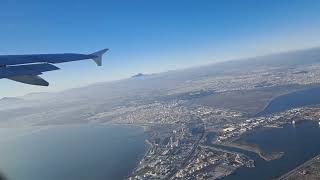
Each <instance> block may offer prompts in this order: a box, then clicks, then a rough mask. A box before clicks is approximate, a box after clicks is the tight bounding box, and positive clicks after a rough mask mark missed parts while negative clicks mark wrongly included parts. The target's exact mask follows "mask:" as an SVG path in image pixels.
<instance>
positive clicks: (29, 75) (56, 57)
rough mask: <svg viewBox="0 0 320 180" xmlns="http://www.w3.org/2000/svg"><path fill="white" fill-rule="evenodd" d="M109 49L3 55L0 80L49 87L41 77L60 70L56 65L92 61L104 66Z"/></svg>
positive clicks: (0, 57) (0, 58)
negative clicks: (88, 52) (90, 51)
mask: <svg viewBox="0 0 320 180" xmlns="http://www.w3.org/2000/svg"><path fill="white" fill-rule="evenodd" d="M107 51H108V49H103V50H101V51H98V52H95V53H92V54H87V55H86V54H75V53H64V54H35V55H2V56H0V79H2V78H7V79H10V80H13V81H17V82H21V83H25V84H31V85H38V86H49V83H48V82H47V81H45V80H44V79H42V78H41V77H40V76H39V75H41V74H42V73H43V72H47V71H54V70H58V69H59V68H58V67H56V66H54V65H53V64H56V63H64V62H70V61H79V60H85V59H92V60H93V61H94V62H95V63H96V64H97V65H98V66H101V65H102V55H103V54H104V53H105V52H107Z"/></svg>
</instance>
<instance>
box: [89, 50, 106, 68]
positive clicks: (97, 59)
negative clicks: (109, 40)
mask: <svg viewBox="0 0 320 180" xmlns="http://www.w3.org/2000/svg"><path fill="white" fill-rule="evenodd" d="M108 50H109V49H103V50H100V51H98V52H95V53H92V54H90V55H93V56H94V57H93V58H92V60H94V62H95V63H96V64H97V65H98V66H102V55H103V54H104V53H106V52H107V51H108Z"/></svg>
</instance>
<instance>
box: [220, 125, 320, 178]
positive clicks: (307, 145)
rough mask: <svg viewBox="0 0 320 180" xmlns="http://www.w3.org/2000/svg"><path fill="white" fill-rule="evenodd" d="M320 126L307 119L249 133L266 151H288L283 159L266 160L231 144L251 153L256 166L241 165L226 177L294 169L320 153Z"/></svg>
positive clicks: (268, 174)
mask: <svg viewBox="0 0 320 180" xmlns="http://www.w3.org/2000/svg"><path fill="white" fill-rule="evenodd" d="M319 138H320V127H319V125H318V123H317V122H312V121H304V122H302V123H300V124H297V125H296V126H292V125H286V126H285V127H284V128H281V129H279V128H273V129H270V128H269V129H263V130H258V131H255V132H254V133H251V134H249V135H248V136H247V137H246V138H245V140H246V141H247V142H248V143H253V144H257V145H258V146H259V147H261V148H262V149H263V150H264V151H265V152H285V154H284V156H283V157H281V158H280V159H276V160H273V161H269V162H267V161H264V160H263V159H261V158H259V157H258V155H257V154H254V153H251V152H246V151H243V150H238V149H236V148H229V150H234V151H238V152H241V153H244V154H246V155H248V156H250V157H251V158H252V159H254V160H255V165H256V167H255V168H245V167H243V168H240V169H238V170H236V172H235V173H234V174H232V175H230V176H228V177H226V178H224V179H227V180H238V179H261V180H264V179H272V178H276V177H279V176H281V175H283V174H284V173H286V172H288V171H290V170H292V169H294V168H295V167H297V166H298V165H300V164H302V163H303V162H305V161H307V160H309V159H311V158H312V157H314V156H316V155H318V154H319V153H320V141H317V139H319Z"/></svg>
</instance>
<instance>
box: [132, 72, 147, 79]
mask: <svg viewBox="0 0 320 180" xmlns="http://www.w3.org/2000/svg"><path fill="white" fill-rule="evenodd" d="M144 76H146V75H145V74H142V73H138V74H136V75H133V76H131V78H138V77H144Z"/></svg>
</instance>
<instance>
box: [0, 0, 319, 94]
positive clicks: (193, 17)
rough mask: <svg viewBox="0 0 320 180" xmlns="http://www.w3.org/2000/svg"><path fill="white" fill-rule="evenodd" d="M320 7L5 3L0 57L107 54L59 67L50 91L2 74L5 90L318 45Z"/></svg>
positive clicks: (60, 85) (74, 83)
mask: <svg viewBox="0 0 320 180" xmlns="http://www.w3.org/2000/svg"><path fill="white" fill-rule="evenodd" d="M319 7H320V2H315V1H303V2H301V1H287V0H283V1H268V2H266V1H262V0H258V1H257V0H255V1H253V0H250V1H246V2H239V1H233V0H232V1H228V2H223V1H202V2H197V3H195V2H193V1H183V3H182V2H181V1H175V2H172V1H167V0H165V1H157V2H148V1H145V0H138V1H135V2H134V3H133V2H130V1H129V2H126V3H123V2H119V1H96V2H95V3H88V2H86V1H77V2H65V1H55V2H54V3H51V2H41V3H39V2H38V1H28V2H19V3H18V2H15V1H5V2H3V4H2V6H1V7H0V9H1V11H0V15H1V16H2V17H4V18H3V21H2V22H1V25H2V28H1V29H0V38H1V39H2V43H1V44H0V54H35V53H60V52H76V53H92V52H95V51H97V50H99V49H102V48H110V52H108V53H107V54H106V55H105V56H104V65H103V67H101V68H96V66H95V65H94V63H92V62H90V61H83V62H75V63H66V64H59V65H58V66H59V67H60V68H61V70H60V71H56V72H49V73H46V74H44V75H43V76H42V77H43V78H44V79H46V80H48V81H49V82H50V84H51V85H50V86H49V87H47V88H43V87H34V86H30V85H23V84H19V83H16V82H11V81H9V80H6V79H3V80H1V81H0V83H1V86H2V91H1V95H2V96H18V95H23V94H27V93H30V92H39V91H40V92H42V91H45V92H47V91H50V92H51V91H60V90H64V89H69V88H74V87H80V86H85V85H88V84H92V83H97V82H105V81H113V80H119V79H124V78H127V77H130V76H131V75H133V74H136V73H139V72H142V73H159V72H164V71H168V70H176V69H184V68H190V67H194V66H201V65H205V64H209V63H215V62H220V61H224V60H230V59H241V58H244V57H254V56H261V55H266V54H273V53H277V52H283V51H289V50H295V49H306V48H311V47H315V46H319V45H320V37H319V36H318V32H319V31H320V23H319V21H318V17H319V15H320V13H319V11H318V9H319ZM70 9H72V11H70ZM88 9H92V11H89V13H87V12H88ZM71 12H72V13H71ZM56 14H59V16H57V15H56ZM208 17H209V18H208ZM71 22H72V23H71ZM79 77H81V78H79Z"/></svg>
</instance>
